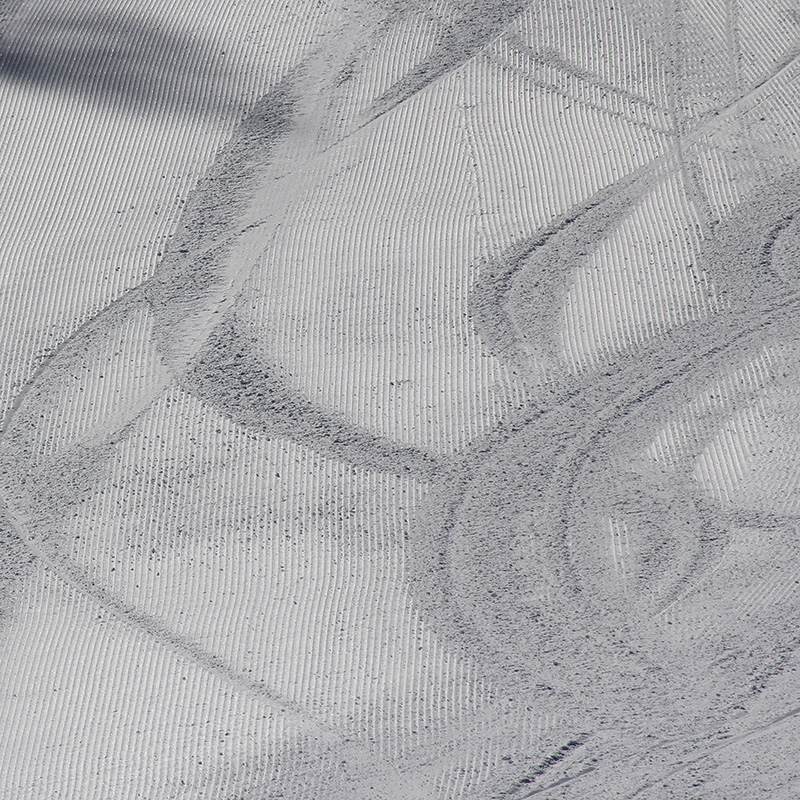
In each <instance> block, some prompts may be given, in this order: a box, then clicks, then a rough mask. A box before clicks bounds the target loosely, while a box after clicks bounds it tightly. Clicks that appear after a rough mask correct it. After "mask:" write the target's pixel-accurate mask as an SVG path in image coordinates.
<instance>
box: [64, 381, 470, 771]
mask: <svg viewBox="0 0 800 800" xmlns="http://www.w3.org/2000/svg"><path fill="white" fill-rule="evenodd" d="M192 409H194V410H192ZM174 415H178V416H180V417H181V418H185V419H187V420H191V419H195V420H196V422H195V424H194V425H192V426H190V427H189V428H184V430H183V431H181V434H180V436H179V437H178V438H176V437H174V436H168V435H167V431H170V430H172V431H174V430H175V428H176V426H175V425H174V424H168V423H167V419H168V418H169V417H171V416H173V418H174ZM218 431H221V432H222V433H219V432H218ZM136 438H137V440H138V444H137V443H136V442H128V443H126V445H125V446H124V449H123V452H122V453H121V459H120V462H119V464H120V467H119V469H118V471H116V472H115V474H114V476H113V477H112V478H111V481H110V485H109V486H108V487H107V488H106V489H104V490H103V491H102V492H101V493H100V494H99V495H98V496H97V498H96V501H95V503H94V504H93V505H94V511H93V512H89V513H91V516H86V517H84V518H83V519H82V520H79V521H78V522H77V523H76V527H75V530H76V531H79V530H84V531H91V532H92V533H91V535H86V534H84V536H83V537H81V538H79V539H78V540H76V542H75V550H74V556H75V557H76V558H77V559H78V560H79V561H80V563H81V564H83V565H85V567H87V568H89V569H90V571H91V573H92V575H93V579H94V580H95V581H98V582H100V583H101V584H103V585H107V586H109V588H111V589H112V590H113V591H115V592H118V593H119V594H120V595H121V596H122V597H123V598H124V599H125V601H126V602H129V603H134V604H135V605H137V607H140V608H142V609H143V610H144V611H145V612H146V613H149V614H153V615H155V616H157V617H161V618H163V619H164V621H165V623H167V624H168V625H170V626H171V627H173V628H174V629H175V630H177V631H178V632H179V633H181V634H183V635H186V636H190V637H192V638H195V639H197V640H198V641H199V642H201V643H202V644H203V646H204V647H206V648H207V649H209V650H212V651H213V652H216V653H219V654H220V655H221V656H222V657H223V658H225V659H227V660H228V662H229V663H231V664H232V665H234V666H235V668H237V669H238V670H240V671H242V672H250V671H252V672H253V675H254V677H256V678H260V679H264V680H266V681H267V682H268V683H269V684H270V685H271V686H273V687H275V690H276V691H278V692H279V693H280V694H281V695H283V696H286V697H287V698H289V699H292V700H297V701H299V702H301V703H303V704H308V705H309V706H310V707H312V708H318V709H319V711H320V712H321V713H323V714H326V715H327V716H328V717H329V718H330V720H331V722H333V723H337V722H338V721H340V720H342V719H345V720H349V721H350V722H349V723H348V724H349V725H352V726H353V729H354V730H355V731H359V732H362V731H367V732H368V734H369V736H370V737H371V738H372V739H373V740H374V741H376V742H377V743H379V744H380V745H381V748H382V749H383V750H384V751H385V752H387V753H388V754H391V755H393V756H394V757H399V756H402V754H403V752H404V751H405V750H406V749H407V748H408V747H414V746H416V745H415V743H416V741H417V739H416V737H417V736H424V735H427V734H425V733H424V731H425V730H426V729H429V730H435V729H436V728H437V727H438V726H440V725H441V724H443V723H445V722H447V721H448V720H454V719H456V718H458V716H459V715H461V714H464V713H467V714H469V713H473V712H474V711H475V710H477V708H478V707H479V706H480V704H481V703H482V702H483V700H482V690H480V688H479V687H478V686H477V685H476V684H475V679H474V677H473V676H472V674H471V671H470V670H469V669H468V670H467V671H465V665H464V664H463V663H460V662H457V661H456V660H454V659H453V658H452V657H451V656H448V655H446V654H445V653H444V651H443V650H442V648H441V647H440V646H439V645H438V644H437V643H436V642H435V641H434V640H432V639H431V638H430V633H429V632H427V630H426V628H425V627H424V626H423V625H421V623H420V620H419V618H418V615H417V612H416V611H414V610H413V609H412V608H411V606H410V604H409V599H408V597H407V596H406V593H405V590H403V589H402V588H401V586H402V577H401V574H400V569H401V566H400V559H402V552H401V551H398V550H397V542H400V541H402V530H392V529H391V528H386V527H385V523H382V522H381V519H382V515H383V513H384V512H385V510H387V509H388V510H391V509H393V508H394V513H395V514H397V513H398V512H400V513H402V514H403V515H405V514H406V513H408V511H409V510H410V508H409V506H408V504H409V503H411V504H412V505H413V503H414V502H416V501H415V500H414V498H415V497H416V496H418V494H419V489H417V488H414V486H413V483H411V482H409V480H408V479H399V478H394V477H392V478H390V479H387V478H386V477H382V476H379V475H377V476H376V475H370V474H368V473H363V474H362V473H361V472H360V471H359V470H357V469H356V468H346V469H345V468H343V467H341V466H337V465H336V464H335V463H334V462H330V463H328V464H327V466H326V462H325V460H324V459H321V458H320V457H319V456H312V455H311V454H309V453H307V452H306V451H305V450H304V448H301V447H300V446H299V445H294V444H292V443H290V442H288V441H286V440H275V441H268V440H261V439H253V438H252V437H243V436H242V434H241V433H238V432H237V431H236V430H235V429H234V428H233V427H232V426H231V425H230V424H229V423H227V422H225V421H224V420H223V419H222V418H219V417H216V416H215V415H213V414H211V413H210V412H208V411H207V410H203V409H202V407H200V406H198V405H197V404H196V402H195V401H191V400H190V399H189V398H186V397H185V396H181V395H180V394H173V396H172V398H171V401H169V402H167V401H165V402H163V403H161V404H159V406H157V407H156V408H155V409H154V411H153V413H152V414H150V415H149V423H148V424H145V425H142V426H141V428H140V432H139V433H138V435H137V437H136ZM226 441H227V442H228V444H227V445H226V444H223V443H224V442H226ZM231 447H232V448H233V449H232V450H231V449H230V448H231ZM243 447H244V448H245V451H244V452H243V451H242V450H241V448H243ZM142 448H144V449H143V450H142ZM246 452H249V455H247V456H246V457H245V453H246ZM226 453H227V454H226ZM126 464H127V465H128V466H127V467H126V466H125V465H126ZM315 464H316V465H317V466H316V467H315V466H314V465H315ZM134 465H141V466H139V467H135V466H134ZM142 467H145V469H144V470H143V469H142ZM243 468H244V469H247V470H248V471H249V473H250V475H249V476H248V477H247V478H245V477H244V476H242V473H241V470H242V469H243ZM320 469H322V473H319V472H318V470H320ZM119 470H122V471H119ZM131 470H133V471H132V472H131ZM205 476H207V477H205ZM254 476H257V480H254ZM153 477H155V478H156V479H157V482H156V483H154V482H153ZM387 480H389V481H390V482H389V483H387ZM137 484H138V488H137ZM332 486H337V487H338V488H337V489H336V490H333V489H332ZM209 490H210V491H209ZM398 492H400V494H399V495H398ZM216 493H219V494H218V496H215V494H216ZM123 496H124V497H127V498H130V500H129V503H128V507H129V509H131V508H132V511H133V514H131V513H130V511H129V512H127V513H125V516H124V517H123V518H122V527H121V529H120V530H119V531H118V532H116V531H115V530H114V528H116V527H117V526H118V525H119V524H120V517H119V512H117V515H116V516H115V514H114V509H115V508H119V506H120V499H121V498H122V497H123ZM222 496H225V497H227V498H228V502H227V507H228V508H233V509H237V510H238V514H237V515H236V516H235V517H228V518H227V519H226V518H224V517H215V516H209V515H208V513H207V512H208V509H209V508H211V509H213V508H215V507H217V505H218V503H219V498H221V497H222ZM270 498H272V499H271V500H270ZM278 498H280V499H278ZM334 498H336V499H335V500H334ZM401 498H406V499H405V500H402V501H401V504H400V505H399V506H398V505H397V503H398V500H400V499H401ZM137 499H139V502H138V503H137ZM329 500H330V501H332V504H331V507H325V505H324V503H326V502H328V501H329ZM320 504H323V505H320ZM256 515H258V517H257V516H256ZM396 520H397V521H400V518H396ZM109 526H111V527H109ZM180 527H185V530H181V529H180ZM292 529H294V530H295V531H296V533H295V534H294V535H293V537H292V538H291V539H290V538H289V534H288V531H289V530H292ZM320 537H321V539H320ZM331 537H335V538H331ZM311 540H319V543H318V544H317V545H315V546H314V547H309V542H310V541H311ZM304 541H305V542H306V543H305V544H304V543H303V542H304ZM165 542H167V543H169V542H171V544H165ZM259 598H260V602H259V604H258V605H255V604H254V603H255V602H256V601H257V600H258V599H259ZM375 623H378V624H377V626H376V624H375ZM365 625H368V627H364V626H365ZM414 643H417V645H416V646H415V645H414ZM465 687H469V689H468V691H467V694H466V695H464V694H463V692H464V689H465ZM357 697H360V698H361V699H360V700H356V699H355V698H357ZM459 698H461V699H459ZM414 732H416V734H415V733H414ZM401 734H402V735H401Z"/></svg>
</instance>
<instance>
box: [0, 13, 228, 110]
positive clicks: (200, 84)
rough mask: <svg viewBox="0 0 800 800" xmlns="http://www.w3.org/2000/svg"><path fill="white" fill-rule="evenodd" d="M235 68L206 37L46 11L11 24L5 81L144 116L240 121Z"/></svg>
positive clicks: (119, 17)
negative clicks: (77, 97) (80, 98)
mask: <svg viewBox="0 0 800 800" xmlns="http://www.w3.org/2000/svg"><path fill="white" fill-rule="evenodd" d="M236 73H237V65H236V64H235V63H233V62H232V61H231V60H230V59H229V57H228V56H227V55H226V53H225V52H224V51H222V50H219V49H217V48H215V46H214V45H213V44H212V43H211V42H210V41H208V40H206V39H204V38H202V37H200V36H197V35H195V34H192V33H189V32H185V31H180V30H164V29H162V28H161V27H160V26H159V25H158V24H156V22H155V21H153V20H148V19H146V18H144V17H142V16H139V15H135V14H121V13H110V12H108V11H102V12H92V11H84V10H82V11H77V12H76V11H74V10H70V9H69V8H66V9H58V10H53V11H48V12H45V13H42V14H37V15H36V16H35V17H33V16H32V17H29V18H27V19H24V20H17V21H16V22H13V23H12V24H10V25H6V26H5V31H4V32H3V34H2V35H0V79H1V80H6V81H13V82H15V83H18V84H27V85H32V86H38V87H42V88H45V89H49V90H55V91H61V92H68V93H70V94H73V95H77V96H80V97H84V98H88V99H90V100H92V101H94V102H97V103H99V104H102V105H104V106H106V107H110V108H113V109H122V110H126V111H129V112H134V113H139V114H147V115H153V114H156V115H157V114H181V115H186V116H213V117H219V116H237V115H239V114H240V113H241V111H242V108H241V100H240V99H239V98H238V97H237V93H236Z"/></svg>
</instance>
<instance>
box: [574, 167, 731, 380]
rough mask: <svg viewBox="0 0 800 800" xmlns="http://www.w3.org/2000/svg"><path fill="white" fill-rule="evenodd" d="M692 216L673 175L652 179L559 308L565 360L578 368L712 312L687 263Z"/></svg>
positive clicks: (692, 254) (692, 259)
mask: <svg viewBox="0 0 800 800" xmlns="http://www.w3.org/2000/svg"><path fill="white" fill-rule="evenodd" d="M698 227H699V222H698V220H697V217H696V215H695V214H694V209H693V208H692V206H691V204H690V203H689V201H688V200H687V199H686V197H685V195H684V192H683V186H682V181H681V178H680V174H677V175H673V176H667V177H666V179H663V180H662V181H661V182H659V183H658V184H657V186H656V188H655V190H654V191H652V192H649V193H648V194H647V195H645V197H644V198H643V199H642V201H641V202H640V203H639V204H637V205H636V206H635V207H634V208H633V209H632V211H631V212H630V213H629V214H628V215H627V217H626V218H625V219H624V220H623V222H622V223H621V224H620V225H619V226H618V227H617V229H616V230H615V231H614V232H613V233H612V234H611V235H610V236H609V237H607V238H606V239H605V240H604V241H603V242H602V244H601V245H600V247H599V248H598V249H597V250H595V252H594V253H592V254H591V256H590V257H589V259H588V260H587V262H588V263H587V264H586V266H585V267H584V269H583V270H581V272H580V273H579V274H578V276H577V277H576V280H575V284H574V286H573V288H572V289H571V290H570V295H569V297H568V300H567V304H566V307H565V311H564V322H563V328H562V330H563V340H564V348H565V352H566V355H567V359H568V364H569V365H570V368H571V369H573V370H580V369H585V368H586V367H588V366H591V365H593V364H595V363H596V362H597V361H598V360H599V359H601V358H603V357H606V356H608V355H611V354H613V353H616V352H619V351H621V350H623V349H625V348H629V347H632V346H634V345H636V344H637V343H640V342H642V341H644V339H646V338H648V337H651V336H654V335H656V334H657V333H658V332H660V331H662V330H664V329H666V328H668V327H671V326H674V325H680V324H682V323H684V322H687V321H689V320H697V319H702V318H703V317H704V316H706V315H707V314H708V313H710V312H712V311H715V310H716V303H715V302H714V298H713V297H710V296H709V295H708V293H707V292H706V291H705V287H704V285H703V282H702V280H701V278H700V276H699V275H697V273H695V272H694V271H693V270H692V265H693V264H694V263H696V262H697V252H698V247H699V239H698V235H697V231H698Z"/></svg>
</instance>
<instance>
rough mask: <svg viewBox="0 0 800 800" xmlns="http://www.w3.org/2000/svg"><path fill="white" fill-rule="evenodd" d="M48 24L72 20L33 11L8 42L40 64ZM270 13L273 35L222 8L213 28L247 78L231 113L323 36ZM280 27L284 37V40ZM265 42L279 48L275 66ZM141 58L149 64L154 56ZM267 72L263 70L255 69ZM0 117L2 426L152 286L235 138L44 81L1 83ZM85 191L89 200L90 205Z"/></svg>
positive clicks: (281, 13) (207, 124)
mask: <svg viewBox="0 0 800 800" xmlns="http://www.w3.org/2000/svg"><path fill="white" fill-rule="evenodd" d="M147 5H149V6H151V7H152V8H153V9H155V10H157V16H156V17H155V18H156V19H157V20H158V21H159V22H160V23H161V24H162V25H164V24H165V23H167V21H166V20H165V19H164V11H165V10H164V9H163V7H162V6H163V4H157V3H149V4H140V5H139V7H138V8H139V10H140V12H141V13H142V16H143V18H145V19H146V18H147V11H148V10H149V9H148V8H147V7H146V6H147ZM197 5H198V4H197V2H195V0H190V1H187V0H183V2H181V3H178V4H174V3H173V4H171V5H170V8H169V16H170V17H171V19H172V21H173V22H174V24H175V25H176V27H177V28H178V29H181V28H186V27H188V26H191V25H196V24H197V20H198V19H201V18H202V15H198V14H197V13H196V6H197ZM126 7H127V4H125V3H104V4H101V5H98V4H97V3H84V4H81V3H74V4H71V5H70V9H69V12H67V14H66V17H67V18H68V19H69V18H71V15H74V16H75V17H76V18H80V15H81V13H86V14H97V15H102V14H103V13H105V12H107V13H109V14H111V15H112V16H113V15H114V14H116V13H122V17H123V19H124V17H125V15H124V11H125V9H126ZM50 10H55V11H56V12H59V11H60V13H61V14H64V13H65V12H64V11H63V4H58V3H38V4H31V7H30V8H29V9H28V11H27V13H28V15H29V16H23V17H22V18H20V19H19V20H17V21H16V22H15V23H14V25H13V27H12V28H11V29H10V30H11V33H13V35H14V36H15V37H16V38H15V41H19V43H20V44H21V45H23V46H25V47H26V48H27V49H28V50H29V51H31V52H33V53H36V52H38V49H39V47H40V43H37V41H38V40H37V39H36V38H32V37H35V36H39V37H41V36H42V35H46V31H45V32H43V31H42V30H41V28H39V27H37V23H36V22H35V19H36V17H35V14H33V12H35V11H39V12H40V13H41V12H45V16H46V14H47V13H48V12H49V11H50ZM273 13H274V14H275V15H276V20H274V21H277V22H278V23H279V24H275V25H274V26H273V25H271V24H269V23H270V21H269V20H268V19H264V18H263V12H262V13H261V15H260V16H261V18H260V19H259V17H258V16H255V15H254V9H253V8H250V7H249V6H248V5H247V4H242V5H238V4H235V3H225V4H224V5H222V6H220V7H218V8H217V9H216V10H215V18H216V19H217V22H218V24H217V25H216V26H215V27H214V29H213V31H212V33H213V38H212V41H214V42H215V44H216V45H217V46H218V47H219V48H220V51H221V50H224V49H225V48H226V46H227V45H231V47H230V49H231V50H232V51H235V52H237V53H238V54H239V57H240V58H241V62H240V64H239V66H240V67H244V66H245V65H247V66H248V67H249V68H241V69H239V70H238V72H237V73H236V74H235V76H232V77H231V80H232V81H233V82H234V83H233V84H232V85H231V88H230V93H231V97H232V100H233V101H235V102H236V103H239V104H241V106H242V108H244V107H246V106H247V104H249V103H251V102H252V101H253V100H255V99H256V98H257V97H258V96H260V95H261V94H263V93H264V91H265V90H266V89H267V88H268V87H269V86H270V85H272V84H274V83H275V82H276V81H277V80H278V79H280V77H281V76H282V75H283V74H284V73H285V71H286V70H287V69H289V68H290V67H291V66H292V65H293V64H294V63H296V62H297V60H298V59H299V58H300V56H301V54H302V49H303V48H306V47H307V46H308V43H309V41H310V40H311V37H312V36H313V30H314V27H315V26H316V25H318V19H319V15H318V14H314V13H309V14H305V15H303V14H299V15H298V16H297V18H296V22H295V23H294V24H293V25H292V27H293V28H294V30H293V35H290V36H287V35H286V30H287V24H291V18H290V17H286V14H287V13H288V10H287V9H285V8H278V9H276V10H275V11H274V12H273ZM31 14H33V16H30V15H31ZM284 17H286V18H285V19H284ZM31 20H33V21H31ZM281 20H283V25H281V24H280V22H281ZM167 24H168V23H167ZM281 27H282V28H283V35H282V37H281V38H280V40H275V36H276V32H275V31H276V30H280V29H281ZM145 30H146V29H145ZM52 35H55V33H53V34H52ZM76 35H79V34H76ZM265 38H266V39H267V43H268V44H270V47H269V49H267V50H266V54H265V51H264V49H263V48H264V44H265V42H264V39H265ZM239 39H241V41H242V42H243V41H248V42H250V43H249V44H248V45H246V46H242V45H241V43H240V42H239V43H237V46H236V47H234V46H233V45H232V44H231V43H232V42H237V41H238V40H239ZM226 43H227V45H226ZM88 44H91V41H90V42H88ZM133 45H135V46H136V47H140V48H141V49H142V51H143V52H144V51H146V50H147V42H133ZM196 57H197V55H196V54H193V53H192V52H187V53H186V54H185V56H183V58H184V63H185V66H186V69H185V73H186V74H187V75H188V76H190V77H192V79H193V80H196V81H200V80H202V78H203V71H202V70H198V69H196V68H195V67H193V66H192V59H193V58H196ZM248 62H249V63H248ZM259 62H260V63H261V64H262V65H264V66H266V67H267V68H266V69H258V68H253V67H257V66H259ZM177 71H180V70H177ZM0 114H2V116H3V119H4V142H3V144H4V147H3V153H2V156H0V167H2V168H0V176H2V177H0V196H2V197H3V199H4V208H3V210H4V222H5V223H6V224H5V239H4V242H3V244H4V247H3V254H2V264H1V266H2V269H1V270H0V274H2V276H3V279H2V284H0V341H2V342H3V343H4V344H3V345H0V359H2V365H3V373H4V381H3V389H2V391H3V394H2V396H0V410H2V411H3V412H4V411H5V408H6V407H7V404H8V403H9V401H10V399H11V397H12V396H13V393H14V391H15V390H16V389H18V388H19V386H20V385H21V384H22V383H23V382H24V381H25V380H26V379H27V378H28V377H29V376H30V374H31V372H32V370H33V368H34V367H35V364H36V362H37V360H38V359H40V358H41V357H42V355H43V354H44V353H46V352H48V351H50V350H52V349H53V348H54V347H55V346H57V344H58V343H59V342H60V341H62V340H63V339H64V338H65V337H66V336H68V335H69V334H71V333H72V331H74V330H75V329H76V328H77V327H78V326H79V325H80V324H81V322H83V321H84V320H85V319H86V318H87V317H88V316H91V315H92V314H93V313H95V312H96V311H98V310H99V309H100V308H102V307H104V306H106V305H107V304H108V303H109V302H111V301H112V300H113V299H114V298H116V297H118V296H119V295H120V294H121V292H122V291H123V290H124V289H126V288H127V287H129V286H132V285H136V284H138V283H139V282H141V280H143V279H144V278H146V277H148V276H149V275H150V274H152V272H153V270H154V269H155V267H156V264H157V263H158V260H159V256H160V250H161V249H162V248H163V246H164V245H165V244H166V242H167V240H168V238H169V236H170V235H171V234H172V233H173V231H174V229H175V227H176V225H177V221H178V218H179V216H180V213H181V211H182V204H183V202H184V200H185V198H186V197H187V195H188V193H189V192H190V190H191V189H192V188H193V187H194V184H195V183H196V181H197V179H198V178H199V177H200V176H201V175H203V174H204V173H205V171H206V170H207V168H208V166H209V165H210V163H211V160H212V158H213V155H214V153H215V152H216V151H217V150H218V148H219V147H220V145H221V144H222V143H223V142H224V141H225V139H226V138H227V137H228V136H229V135H230V133H231V132H232V130H233V123H234V120H233V119H222V118H210V117H207V116H202V115H201V116H198V117H196V118H194V119H191V120H188V121H187V119H185V118H183V117H180V116H178V117H174V116H170V115H168V114H155V115H147V114H140V115H132V114H130V113H124V112H119V113H118V112H116V111H115V109H114V108H113V106H111V107H109V106H107V105H105V106H103V105H97V104H96V103H94V101H93V100H92V99H91V97H89V96H74V95H72V94H66V93H59V92H58V91H57V89H55V88H53V87H49V88H40V87H39V86H37V85H36V83H35V77H34V79H33V82H32V83H29V84H17V83H13V82H6V83H4V84H3V85H2V87H0ZM31 128H33V129H34V130H35V131H36V135H35V136H32V135H30V130H31ZM43 144H44V147H43ZM20 163H24V164H26V170H25V171H24V177H23V173H21V172H20V171H19V170H16V169H14V168H13V165H14V164H20ZM86 186H89V187H92V189H93V191H85V190H84V189H83V187H86ZM31 321H33V322H31Z"/></svg>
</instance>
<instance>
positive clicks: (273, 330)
mask: <svg viewBox="0 0 800 800" xmlns="http://www.w3.org/2000/svg"><path fill="white" fill-rule="evenodd" d="M458 85H459V83H458V80H457V77H456V79H453V80H449V79H448V80H446V81H443V82H441V83H439V84H436V85H435V86H434V87H433V88H432V89H431V90H430V91H425V92H422V93H421V94H420V95H418V96H417V97H416V98H415V99H414V100H413V101H410V102H409V103H408V104H406V105H405V106H404V107H403V109H402V110H399V111H398V112H397V113H396V114H394V115H392V116H391V117H385V118H383V119H382V120H380V121H378V122H377V123H376V124H375V125H374V126H372V128H371V129H369V130H367V131H365V132H364V133H363V134H359V135H358V136H356V137H354V139H353V140H352V141H350V142H349V143H347V145H346V146H345V147H343V149H342V155H341V156H340V157H339V158H338V159H337V162H336V163H335V167H334V168H332V169H331V175H330V177H329V176H323V177H322V178H321V180H320V182H319V183H318V185H317V186H316V187H315V188H314V189H313V190H312V191H310V192H309V193H308V194H307V195H306V196H305V197H304V198H303V199H302V200H301V201H300V202H299V203H298V205H297V206H296V207H295V208H293V209H292V210H291V213H290V215H287V216H289V218H290V219H293V220H296V221H297V222H293V223H292V224H291V225H288V224H287V225H286V226H285V227H283V229H282V231H281V232H279V236H278V238H277V240H276V242H275V243H274V245H273V246H271V247H270V248H268V251H267V252H266V253H265V255H264V258H263V259H262V267H261V275H259V276H256V277H255V279H254V280H253V281H252V283H251V289H250V300H249V303H248V306H249V307H250V309H251V313H252V314H253V316H254V319H255V321H256V323H257V327H258V328H259V330H261V331H263V338H262V342H263V346H264V347H265V348H267V350H268V352H269V354H270V356H271V357H273V358H275V359H276V360H277V361H278V362H279V363H281V364H282V366H283V367H284V368H285V369H286V370H287V371H288V373H289V376H290V381H291V383H292V384H293V385H294V386H295V387H296V388H298V389H300V390H301V391H302V392H303V393H304V394H305V395H307V396H308V397H309V398H310V399H311V400H312V401H313V402H314V403H316V404H318V405H320V406H322V407H325V408H330V409H335V410H336V412H337V413H339V414H343V415H344V416H345V418H347V419H348V420H349V421H350V422H352V423H354V424H356V425H359V426H361V427H364V428H367V429H369V430H372V431H375V432H376V433H379V434H381V435H384V436H387V437H389V438H390V439H392V440H394V441H399V442H402V443H406V444H415V445H418V446H422V447H425V448H429V449H431V450H434V451H438V452H448V451H451V450H452V449H454V448H456V447H458V446H460V445H461V444H463V443H465V442H467V441H469V440H470V439H471V438H474V436H476V435H477V434H478V433H479V432H480V431H482V430H485V429H487V428H488V427H489V426H490V425H491V424H493V423H494V422H495V421H496V419H497V418H498V415H499V414H500V412H501V411H502V409H503V407H504V406H506V405H507V404H508V403H512V404H513V403H517V402H519V389H518V387H515V386H514V385H513V383H511V381H510V380H509V378H508V376H507V375H506V374H505V370H504V369H503V368H502V367H501V366H500V365H499V364H498V363H497V362H496V361H494V359H491V358H485V357H483V356H482V354H481V353H480V350H479V346H478V343H477V340H476V338H475V336H474V334H473V333H472V331H471V329H470V327H469V325H468V323H467V319H466V303H467V292H468V290H469V287H470V285H471V284H472V282H473V281H474V274H473V271H472V270H473V267H472V264H473V263H474V262H475V260H476V259H477V257H478V256H479V254H480V251H479V246H478V244H477V242H478V241H479V235H480V234H479V229H478V223H477V218H476V213H475V207H474V198H473V196H472V192H473V187H472V182H471V175H470V168H469V165H468V163H467V157H466V155H465V153H464V150H463V140H462V137H461V136H460V135H459V133H458V132H459V131H460V120H459V116H460V108H459V107H458V106H457V105H456V106H453V104H450V105H447V104H446V103H447V102H448V97H449V96H451V95H452V94H453V93H454V92H456V91H458ZM423 122H424V123H425V128H423V129H421V125H422V124H423ZM454 131H455V133H454ZM309 220H313V221H314V224H313V225H310V224H309V223H308V221H309Z"/></svg>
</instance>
